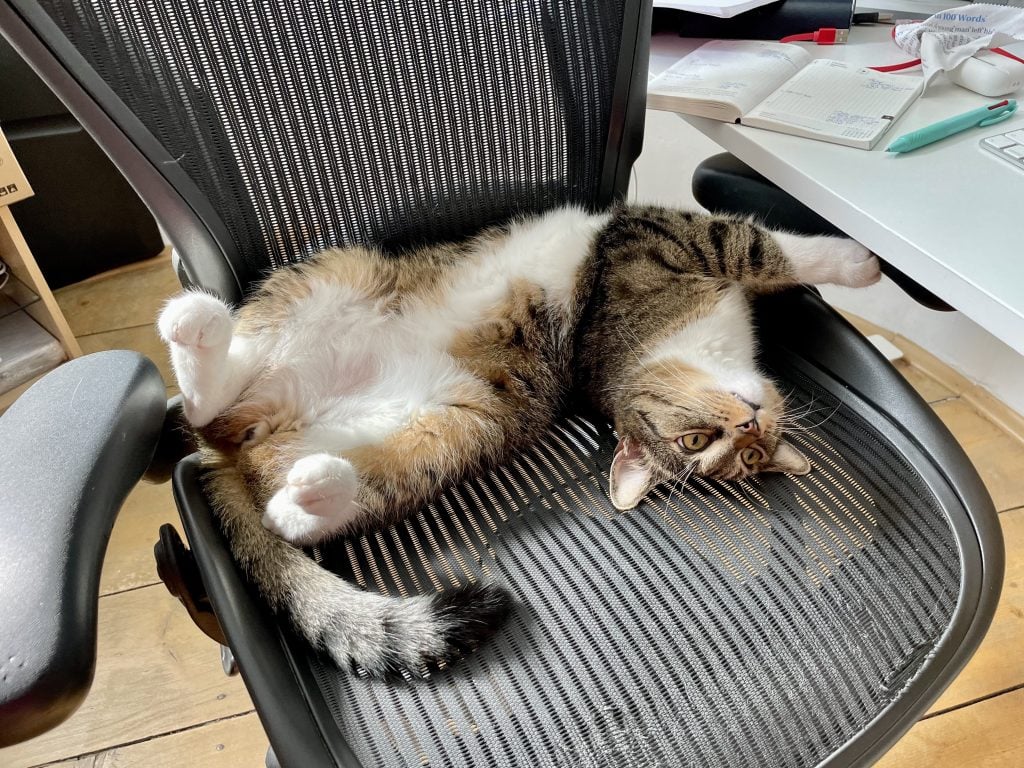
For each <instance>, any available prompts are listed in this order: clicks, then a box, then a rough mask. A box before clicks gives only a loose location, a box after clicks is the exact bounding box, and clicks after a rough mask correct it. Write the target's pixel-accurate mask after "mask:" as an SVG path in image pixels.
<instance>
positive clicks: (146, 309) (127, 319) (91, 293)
mask: <svg viewBox="0 0 1024 768" xmlns="http://www.w3.org/2000/svg"><path fill="white" fill-rule="evenodd" d="M180 290H181V285H180V284H179V283H178V278H177V276H176V275H175V274H174V269H173V268H172V267H171V260H170V256H169V255H166V256H163V257H161V258H159V259H152V260H150V261H148V262H146V263H145V264H141V265H137V266H134V267H133V268H131V269H128V270H124V271H118V272H115V273H113V274H108V275H102V276H97V277H96V278H94V279H91V280H85V281H83V282H81V283H76V284H74V285H69V286H67V287H66V288H60V289H58V290H57V291H56V292H55V294H54V295H55V297H56V299H57V303H58V304H59V305H60V308H61V311H63V313H64V316H65V317H66V318H67V320H68V324H69V325H70V326H71V330H72V331H73V332H74V334H75V335H76V336H86V335H88V334H94V333H103V332H105V331H112V330H120V329H122V328H131V327H133V326H137V325H154V324H155V323H156V316H157V314H158V313H159V312H160V307H161V306H163V303H164V302H165V301H166V300H167V299H168V298H169V297H170V296H173V295H174V294H176V293H178V292H179V291H180Z"/></svg>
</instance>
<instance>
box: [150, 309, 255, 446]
mask: <svg viewBox="0 0 1024 768" xmlns="http://www.w3.org/2000/svg"><path fill="white" fill-rule="evenodd" d="M157 328H158V329H159V331H160V336H161V338H163V340H164V342H165V343H166V344H167V345H168V347H170V350H171V364H172V366H173V367H174V375H175V377H176V378H177V380H178V386H179V387H180V388H181V394H182V395H183V397H184V399H185V417H186V418H187V419H188V421H189V423H190V424H192V425H193V426H195V427H202V426H205V425H206V424H208V423H209V422H210V421H211V420H212V419H213V418H214V417H215V416H216V415H217V414H218V413H220V412H221V411H222V410H224V408H226V407H227V406H228V405H230V404H231V403H232V402H234V401H235V400H236V399H237V398H238V395H239V394H240V393H241V391H242V389H243V388H244V387H245V385H246V384H247V383H248V382H249V380H250V379H251V378H252V374H253V368H254V357H255V356H254V355H253V354H252V352H253V350H252V349H251V342H250V341H249V340H248V339H244V338H239V337H233V336H232V333H233V330H234V320H233V319H232V317H231V310H229V309H228V307H227V305H226V304H224V302H222V301H221V300H220V299H217V298H215V297H213V296H211V295H209V294H207V293H201V292H198V291H190V292H188V293H183V294H182V295H180V296H177V297H175V298H173V299H171V300H170V301H169V302H168V303H167V306H166V307H164V310H163V312H161V313H160V319H159V320H158V321H157Z"/></svg>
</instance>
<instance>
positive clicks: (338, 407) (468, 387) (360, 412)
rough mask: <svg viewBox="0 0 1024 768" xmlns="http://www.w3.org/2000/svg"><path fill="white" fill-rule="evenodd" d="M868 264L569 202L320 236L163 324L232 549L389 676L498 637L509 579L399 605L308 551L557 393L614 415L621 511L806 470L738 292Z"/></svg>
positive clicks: (431, 492)
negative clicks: (441, 226)
mask: <svg viewBox="0 0 1024 768" xmlns="http://www.w3.org/2000/svg"><path fill="white" fill-rule="evenodd" d="M878 277H879V267H878V261H877V259H876V258H875V257H874V256H873V255H872V254H871V253H870V252H868V251H867V250H866V249H865V248H863V247H862V246H860V245H858V244H857V243H855V242H853V241H851V240H845V239H841V238H833V237H801V236H796V235H792V234H785V233H781V232H770V231H768V230H766V229H763V228H762V227H759V226H757V225H756V224H754V223H751V222H748V221H740V220H735V219H728V218H722V217H712V216H709V215H705V214H695V213H684V212H679V211H672V210H667V209H661V208H651V207H646V208H640V207H620V208H617V209H615V210H613V211H611V212H606V213H601V214H594V213H589V212H585V211H583V210H580V209H577V208H571V207H569V208H560V209H557V210H553V211H551V212H549V213H546V214H544V215H540V216H536V217H532V218H524V219H519V220H515V221H512V222H510V223H508V224H507V225H505V226H500V227H495V228H491V229H489V230H486V231H484V232H483V233H482V234H479V235H478V236H475V237H473V238H471V239H468V240H465V241H462V242H457V243H449V244H443V245H434V246H429V247H424V248H420V249H418V250H416V251H415V252H411V253H408V254H405V255H403V256H402V258H393V257H389V256H385V255H383V254H382V253H380V252H378V251H376V250H374V249H372V248H362V247H353V248H348V249H344V250H331V251H326V252H324V253H321V254H319V255H317V256H315V257H313V258H311V259H310V260H309V261H307V262H305V263H303V264H300V265H297V266H294V267H290V268H288V269H283V270H280V271H278V272H277V273H275V274H273V275H272V276H270V277H269V278H268V279H267V280H266V282H265V283H264V284H263V285H262V287H261V288H260V289H259V290H258V292H257V293H256V294H255V296H254V297H253V298H252V300H251V301H249V302H248V303H247V304H246V305H245V306H243V307H241V308H240V309H238V310H237V311H232V310H231V309H230V308H229V307H227V306H226V305H225V304H224V303H223V302H221V301H220V300H218V299H216V298H214V297H213V296H210V295H207V294H204V293H200V292H187V293H184V294H183V295H181V296H178V297H177V298H175V299H173V300H171V301H170V303H169V304H168V305H167V306H166V308H165V309H164V310H163V313H162V314H161V316H160V319H159V330H160V333H161V336H162V337H163V339H164V340H165V341H166V342H167V344H168V345H169V346H170V351H171V358H172V362H173V365H174V370H175V374H176V375H177V379H178V383H179V385H180V387H181V391H182V394H183V396H184V401H185V413H186V416H187V418H188V420H189V422H190V423H191V424H192V425H193V426H194V427H195V429H196V432H197V434H198V436H199V437H200V439H201V442H202V444H203V446H204V452H205V461H206V464H207V465H208V466H209V467H210V472H209V473H208V475H207V477H208V480H207V486H208V491H209V494H210V496H211V498H212V500H213V503H214V506H215V509H216V511H217V513H218V514H219V517H220V520H221V523H222V525H223V528H224V530H225V533H226V535H227V537H228V539H229V541H230V545H231V548H232V551H233V554H234V556H235V558H236V559H237V560H238V562H239V563H240V564H241V566H242V567H243V568H244V569H245V570H246V571H247V572H248V574H249V576H250V578H251V579H252V580H253V581H254V583H255V584H256V585H257V586H258V587H259V589H260V590H261V592H262V594H263V596H264V597H265V599H266V600H267V601H268V602H269V603H270V605H271V606H272V607H273V608H274V609H275V610H276V611H280V612H283V613H284V614H286V615H288V616H290V618H291V621H292V622H293V623H294V625H295V627H296V628H297V629H298V630H299V632H301V634H302V635H303V636H304V637H305V638H306V639H307V640H308V641H309V642H310V643H311V644H313V645H314V646H316V647H318V648H320V649H323V650H325V651H326V652H327V653H329V654H330V655H331V656H332V657H333V658H334V659H335V660H336V661H337V662H338V663H339V664H342V665H346V664H350V663H355V664H358V665H360V666H361V667H363V668H364V669H366V670H367V671H368V672H370V673H374V674H389V673H394V672H396V671H398V670H401V669H409V670H413V671H415V670H420V669H423V668H424V667H423V665H424V664H426V663H427V662H431V661H441V660H450V659H451V658H453V657H455V656H456V655H458V654H459V653H461V652H463V651H464V650H466V649H467V648H469V647H471V646H473V645H475V644H476V643H478V642H480V641H481V640H483V639H485V637H486V636H488V635H489V634H491V633H492V632H493V631H494V630H495V629H496V628H497V626H498V625H500V623H501V621H502V619H503V618H504V617H505V615H506V614H507V612H508V611H509V609H510V605H511V602H510V598H509V596H508V594H507V593H506V591H505V590H503V589H502V588H501V587H500V586H498V585H495V584H475V585H471V586H469V587H466V588H463V589H461V590H455V591H449V592H445V593H442V594H436V595H432V596H418V597H412V598H406V599H402V598H391V597H385V596H381V595H378V594H374V593H369V592H364V591H362V590H360V589H359V588H358V587H356V586H355V585H352V584H349V583H347V582H346V581H344V580H342V579H340V578H338V577H337V576H335V575H333V574H331V573H330V572H328V571H327V570H325V569H322V568H320V567H319V566H318V565H317V564H316V563H315V562H314V561H313V560H311V559H310V558H308V557H307V556H306V555H305V554H304V553H303V551H302V550H301V549H300V548H299V546H297V545H308V544H312V543H314V542H317V541H320V540H322V539H324V538H325V537H329V536H336V535H342V534H352V533H356V532H359V531H363V530H367V529H373V528H378V527H380V526H385V525H388V524H389V523H392V522H395V521H397V520H399V519H401V518H402V517H403V516H406V515H408V514H410V513H411V512H413V511H415V510H417V509H418V508H420V507H421V506H423V505H424V504H426V503H428V502H430V501H431V500H432V499H434V498H435V497H436V496H437V495H438V494H439V493H440V492H441V491H442V490H443V489H445V488H446V487H447V486H449V485H451V484H452V483H455V482H457V481H458V480H459V479H460V478H463V477H464V476H466V475H469V474H472V473H475V472H479V471H481V470H483V469H486V468H488V467H492V466H494V465H496V464H498V463H500V462H502V461H505V460H506V459H508V458H509V457H510V456H512V455H513V454H515V453H516V452H517V451H521V450H522V449H524V448H525V447H527V446H528V445H529V444H530V443H531V442H532V441H534V440H536V439H537V438H538V437H539V436H540V435H541V434H542V433H543V432H544V431H545V430H546V429H547V427H548V426H549V425H550V424H551V422H552V420H553V419H554V418H555V416H556V415H557V414H558V413H559V412H560V411H562V410H563V409H565V408H567V407H571V408H576V409H578V408H589V409H592V410H596V411H597V412H598V413H600V414H603V416H604V417H606V418H607V419H609V420H610V421H612V422H613V423H614V425H615V428H616V430H617V432H618V434H619V436H620V439H619V443H618V447H617V448H616V450H615V452H614V458H613V460H612V463H611V467H610V468H609V496H610V498H611V501H612V503H613V504H614V505H615V506H616V507H617V508H619V509H622V510H627V509H631V508H632V507H634V506H636V504H637V503H638V502H639V501H640V500H641V499H642V498H643V496H644V495H645V494H646V493H647V492H648V490H650V489H651V488H652V487H653V486H654V485H655V484H657V483H658V482H660V481H662V480H663V479H667V478H670V477H675V476H679V475H681V474H683V473H687V472H694V473H696V474H698V475H702V476H705V477H716V478H721V479H727V480H728V479H737V478H742V477H745V476H747V475H749V474H752V473H756V472H789V473H796V474H800V473H805V472H807V471H809V469H810V465H809V463H808V461H807V459H806V458H804V456H803V455H802V454H800V453H799V452H798V451H797V450H796V449H795V448H793V447H792V446H791V445H790V444H789V443H787V442H786V441H785V440H784V439H783V438H782V437H781V435H780V422H781V421H782V420H783V398H782V397H781V396H780V394H779V391H778V390H777V388H776V387H775V385H774V384H773V383H772V382H771V381H769V380H768V379H767V378H765V377H764V376H763V375H762V374H761V373H760V372H759V371H758V369H757V367H756V364H755V360H754V354H755V344H754V338H753V331H752V327H751V320H750V314H749V307H748V296H749V294H751V293H763V292H768V291H775V290H778V289H782V288H785V287H787V286H792V285H794V284H797V283H825V282H829V283H837V284H841V285H848V286H864V285H869V284H871V283H873V282H875V281H876V280H878Z"/></svg>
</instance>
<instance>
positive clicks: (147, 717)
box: [0, 585, 252, 768]
mask: <svg viewBox="0 0 1024 768" xmlns="http://www.w3.org/2000/svg"><path fill="white" fill-rule="evenodd" d="M98 651H99V662H98V664H97V666H96V679H95V681H94V683H93V687H92V691H91V693H90V695H89V697H88V698H87V699H86V701H85V703H84V704H83V705H82V707H81V709H79V710H78V711H77V712H76V713H75V714H73V715H72V716H71V718H70V719H68V720H67V721H66V722H65V723H63V724H62V725H60V726H58V727H57V728H55V729H54V730H52V731H50V732H49V733H46V734H43V735H42V736H39V737H37V738H35V739H32V740H31V741H27V742H25V743H24V744H19V745H17V746H14V747H9V748H8V749H5V750H0V765H2V766H4V768H25V767H26V766H34V765H40V764H43V763H47V762H54V761H57V760H64V759H68V758H71V757H77V756H79V755H86V754H89V753H92V752H99V751H103V750H106V749H109V748H111V747H114V746H117V745H120V744H125V743H128V742H135V741H140V740H143V739H146V738H149V737H152V736H156V735H161V734H165V733H170V732H171V731H176V730H180V729H182V728H188V727H190V726H195V725H199V724H202V723H206V722H209V721H211V720H219V719H221V718H224V717H229V716H232V715H237V714H240V713H243V712H248V711H250V710H252V702H251V701H250V699H249V696H248V694H247V693H246V690H245V687H244V686H243V685H242V682H241V678H239V677H232V678H229V677H226V676H225V675H224V674H223V672H222V671H221V668H220V658H219V655H218V650H217V645H216V644H215V643H214V642H213V641H212V640H210V639H209V638H207V637H206V635H204V634H202V633H201V632H200V631H199V630H198V629H196V627H195V625H194V624H192V620H191V619H190V618H189V617H188V614H187V613H186V612H185V609H184V608H182V606H181V604H180V603H178V601H177V600H175V599H174V598H173V597H171V595H170V594H169V593H168V592H167V590H166V589H164V587H163V585H156V586H151V587H142V588H141V589H136V590H133V591H131V592H122V593H120V594H116V595H109V596H107V597H103V598H101V599H100V613H99V648H98Z"/></svg>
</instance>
